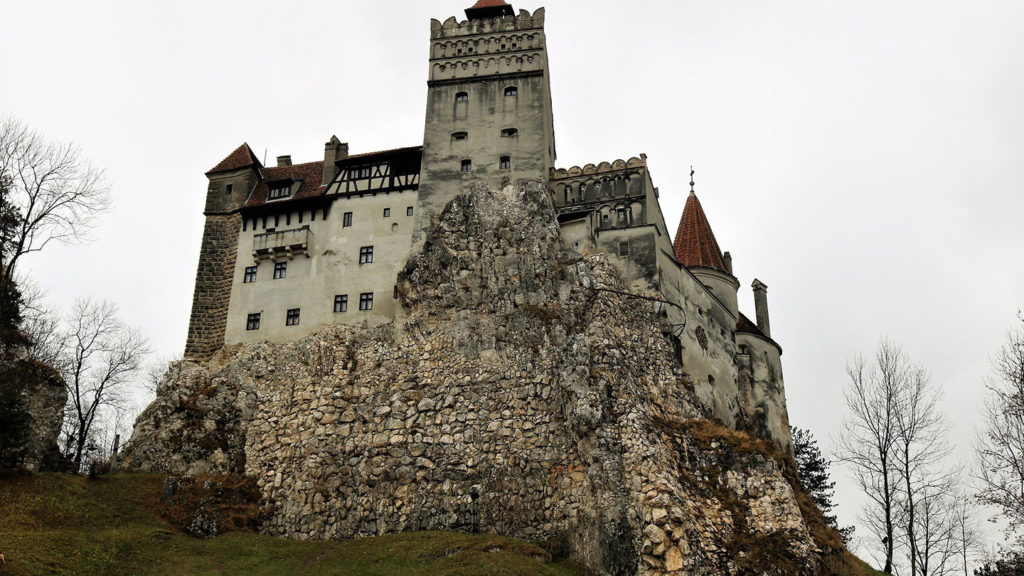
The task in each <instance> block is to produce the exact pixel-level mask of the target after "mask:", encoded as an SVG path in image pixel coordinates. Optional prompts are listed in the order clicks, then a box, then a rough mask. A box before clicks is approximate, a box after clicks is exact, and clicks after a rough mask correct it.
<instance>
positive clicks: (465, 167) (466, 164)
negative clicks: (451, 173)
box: [462, 160, 473, 172]
mask: <svg viewBox="0 0 1024 576" xmlns="http://www.w3.org/2000/svg"><path fill="white" fill-rule="evenodd" d="M462 171H463V172H472V171H473V161H472V160H463V161H462Z"/></svg>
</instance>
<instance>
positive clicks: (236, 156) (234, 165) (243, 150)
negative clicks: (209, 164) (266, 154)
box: [207, 142, 260, 174]
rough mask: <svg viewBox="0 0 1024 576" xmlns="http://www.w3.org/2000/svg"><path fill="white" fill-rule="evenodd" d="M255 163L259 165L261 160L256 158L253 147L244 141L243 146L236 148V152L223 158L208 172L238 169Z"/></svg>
mask: <svg viewBox="0 0 1024 576" xmlns="http://www.w3.org/2000/svg"><path fill="white" fill-rule="evenodd" d="M254 164H255V165H257V166H259V165H260V161H259V159H258V158H256V155H255V154H253V153H252V148H249V145H248V144H246V143H244V142H243V143H242V145H241V146H239V147H238V148H235V151H234V152H232V153H231V154H228V157H227V158H225V159H223V160H221V161H220V164H217V165H216V166H214V167H213V168H211V169H210V171H209V172H207V174H214V173H216V172H229V171H231V170H238V169H239V168H246V167H248V166H252V165H254Z"/></svg>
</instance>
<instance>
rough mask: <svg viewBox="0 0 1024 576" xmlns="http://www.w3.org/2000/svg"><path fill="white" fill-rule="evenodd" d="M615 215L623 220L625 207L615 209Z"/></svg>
mask: <svg viewBox="0 0 1024 576" xmlns="http://www.w3.org/2000/svg"><path fill="white" fill-rule="evenodd" d="M615 216H616V217H618V219H619V220H625V219H626V209H625V208H617V209H616V210H615Z"/></svg>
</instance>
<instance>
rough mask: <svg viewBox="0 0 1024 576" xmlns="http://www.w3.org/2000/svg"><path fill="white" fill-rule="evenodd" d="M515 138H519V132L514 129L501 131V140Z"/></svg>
mask: <svg viewBox="0 0 1024 576" xmlns="http://www.w3.org/2000/svg"><path fill="white" fill-rule="evenodd" d="M515 136H519V130H518V129H516V128H503V129H502V130H501V137H502V138H513V137H515Z"/></svg>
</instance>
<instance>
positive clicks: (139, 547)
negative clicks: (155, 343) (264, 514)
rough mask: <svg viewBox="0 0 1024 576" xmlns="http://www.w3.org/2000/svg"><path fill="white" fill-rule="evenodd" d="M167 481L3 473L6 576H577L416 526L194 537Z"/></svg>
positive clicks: (521, 547)
mask: <svg viewBox="0 0 1024 576" xmlns="http://www.w3.org/2000/svg"><path fill="white" fill-rule="evenodd" d="M162 487H163V478H162V477H159V476H149V475H112V476H102V477H100V478H97V479H93V480H90V479H88V478H85V477H79V476H68V475H59V474H35V475H7V476H0V552H3V553H4V554H5V555H6V557H7V560H8V565H7V566H0V575H3V576H7V575H15V574H17V575H29V574H47V575H50V574H53V575H71V574H103V575H116V574H125V575H136V574H138V575H145V574H151V575H164V574H167V575H171V574H174V575H182V574H187V575H215V574H244V575H246V576H262V575H272V574H295V575H303V576H318V575H329V574H345V575H353V576H358V575H366V576H369V575H382V576H383V575H389V576H394V575H398V576H400V575H409V576H420V575H423V576H449V575H450V576H456V575H458V576H471V575H481V576H482V575H488V576H490V575H499V576H500V575H509V576H512V575H517V576H518V575H522V576H549V575H550V576H579V575H581V574H582V571H581V570H580V569H578V568H577V567H575V566H574V565H572V564H571V563H570V562H568V561H560V562H543V561H541V560H539V559H541V558H545V557H546V553H545V552H544V551H543V550H542V549H541V548H539V547H537V546H534V545H532V544H527V543H525V542H521V541H518V540H513V539H511V538H504V537H500V536H494V535H469V534H461V533H454V532H416V533H407V534H392V535H387V536H380V537H377V538H366V539H360V540H350V541H345V542H337V541H295V540H284V539H281V538H274V537H270V536H261V535H259V534H253V533H249V532H233V533H229V534H224V535H221V536H219V537H217V538H213V539H210V540H198V539H195V538H192V537H191V536H188V535H185V534H182V533H179V532H177V531H176V530H175V529H173V528H172V527H170V525H168V524H167V523H166V522H164V521H163V520H162V519H161V517H160V516H159V512H158V510H159V494H160V490H161V488H162Z"/></svg>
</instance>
